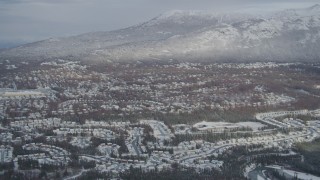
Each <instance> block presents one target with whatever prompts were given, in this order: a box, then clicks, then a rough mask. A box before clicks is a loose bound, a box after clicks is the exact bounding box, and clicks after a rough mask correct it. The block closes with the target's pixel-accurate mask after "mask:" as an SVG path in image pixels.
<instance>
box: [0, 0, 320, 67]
mask: <svg viewBox="0 0 320 180" xmlns="http://www.w3.org/2000/svg"><path fill="white" fill-rule="evenodd" d="M319 49H320V5H314V6H312V7H309V8H305V9H290V10H284V11H281V12H275V13H272V14H268V15H264V16H262V15H261V16H260V15H252V14H251V15H249V14H239V13H226V14H221V13H220V14H217V13H212V12H202V11H170V12H167V13H164V14H162V15H160V16H158V17H156V18H154V19H151V20H150V21H147V22H145V23H142V24H139V25H135V26H132V27H129V28H126V29H121V30H117V31H110V32H93V33H87V34H82V35H79V36H72V37H67V38H52V39H47V40H43V41H39V42H35V43H31V44H26V45H22V46H19V47H16V48H12V49H8V50H3V51H0V59H1V60H6V59H9V60H13V59H19V60H46V59H55V58H62V59H76V60H82V61H93V62H100V61H139V60H169V59H175V60H180V61H183V60H186V61H208V60H210V61H316V60H319V57H320V51H319Z"/></svg>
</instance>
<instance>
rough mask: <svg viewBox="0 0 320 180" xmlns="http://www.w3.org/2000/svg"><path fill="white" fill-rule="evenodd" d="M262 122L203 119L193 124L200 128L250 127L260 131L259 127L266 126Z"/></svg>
mask: <svg viewBox="0 0 320 180" xmlns="http://www.w3.org/2000/svg"><path fill="white" fill-rule="evenodd" d="M264 126H265V125H263V124H262V123H259V122H239V123H228V122H206V121H202V122H199V123H196V124H194V125H193V127H195V128H197V129H198V130H201V131H204V130H224V129H235V128H243V127H249V128H251V129H252V130H253V131H258V129H259V128H262V127H264Z"/></svg>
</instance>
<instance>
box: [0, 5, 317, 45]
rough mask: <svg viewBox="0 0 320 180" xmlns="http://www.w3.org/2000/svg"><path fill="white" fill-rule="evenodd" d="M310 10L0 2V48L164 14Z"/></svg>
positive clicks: (127, 24)
mask: <svg viewBox="0 0 320 180" xmlns="http://www.w3.org/2000/svg"><path fill="white" fill-rule="evenodd" d="M314 4H320V0H223V1H222V0H0V48H3V47H10V46H14V45H18V44H22V43H28V42H34V41H38V40H42V39H48V38H50V37H61V36H70V35H77V34H81V33H86V32H92V31H109V30H115V29H119V28H124V27H128V26H131V25H135V24H138V23H141V22H144V21H147V20H149V19H151V18H153V17H155V16H157V15H159V14H161V13H164V12H166V11H170V10H205V11H213V12H215V11H218V12H221V11H228V12H232V11H247V12H260V11H273V10H280V9H288V8H303V7H308V6H312V5H314Z"/></svg>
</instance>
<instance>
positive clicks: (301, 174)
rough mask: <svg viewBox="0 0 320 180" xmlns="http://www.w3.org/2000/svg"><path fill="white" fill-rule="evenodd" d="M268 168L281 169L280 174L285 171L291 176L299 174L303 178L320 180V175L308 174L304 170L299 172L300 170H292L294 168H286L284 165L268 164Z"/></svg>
mask: <svg viewBox="0 0 320 180" xmlns="http://www.w3.org/2000/svg"><path fill="white" fill-rule="evenodd" d="M267 167H268V168H272V169H277V170H278V171H280V174H282V173H285V174H287V175H289V176H291V177H294V176H295V175H297V178H298V179H303V180H310V179H312V180H320V177H318V176H314V175H311V174H307V173H303V172H299V171H292V170H288V169H285V168H284V167H282V166H277V165H272V166H267Z"/></svg>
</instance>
